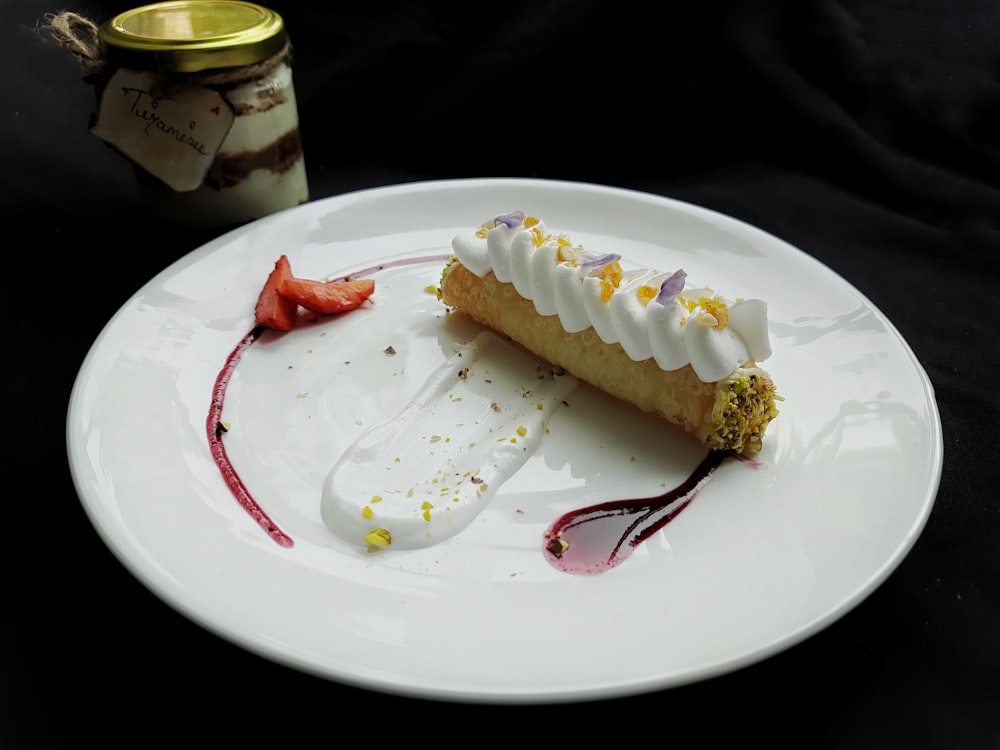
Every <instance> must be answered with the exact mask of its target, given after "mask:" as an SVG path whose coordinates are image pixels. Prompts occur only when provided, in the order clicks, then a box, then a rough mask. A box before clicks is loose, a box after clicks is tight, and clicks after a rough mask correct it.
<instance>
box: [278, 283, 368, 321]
mask: <svg viewBox="0 0 1000 750" xmlns="http://www.w3.org/2000/svg"><path fill="white" fill-rule="evenodd" d="M374 291H375V281H374V279H349V280H348V281H330V282H324V281H317V280H315V279H300V278H296V277H289V278H287V279H284V280H283V281H282V282H281V285H280V286H279V287H278V294H280V295H281V296H282V297H284V298H285V299H286V300H288V301H289V302H294V303H295V304H297V305H302V307H304V308H306V309H307V310H311V311H312V312H314V313H319V314H320V315H332V314H334V313H342V312H347V311H348V310H353V309H354V308H356V307H360V306H361V304H362V303H363V302H364V301H365V300H366V299H368V298H369V297H371V296H372V293H373V292H374Z"/></svg>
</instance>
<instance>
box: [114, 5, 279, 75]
mask: <svg viewBox="0 0 1000 750" xmlns="http://www.w3.org/2000/svg"><path fill="white" fill-rule="evenodd" d="M100 36H101V39H102V40H103V42H104V43H105V44H106V45H107V47H108V53H109V57H110V58H111V60H112V61H113V62H115V63H116V64H119V65H123V66H125V67H129V68H136V69H139V70H153V71H159V72H163V73H196V72H199V71H203V70H210V69H213V68H231V67H236V66H240V65H252V64H254V63H259V62H262V61H264V60H266V59H268V58H269V57H271V56H272V55H275V54H277V53H278V52H280V51H281V49H282V48H283V47H284V46H285V43H286V41H287V37H286V34H285V22H284V21H283V20H282V18H281V16H280V15H278V14H277V13H275V12H274V11H273V10H269V9H268V8H264V7H262V6H260V5H256V4H255V3H248V2H242V1H241V0H171V1H169V2H162V3H154V4H152V5H144V6H142V7H140V8H133V9H132V10H127V11H125V12H124V13H119V14H118V15H117V16H115V17H114V18H112V19H111V20H110V21H108V22H107V23H105V24H103V25H102V26H101V28H100Z"/></svg>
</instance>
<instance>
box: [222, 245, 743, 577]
mask: <svg viewBox="0 0 1000 750" xmlns="http://www.w3.org/2000/svg"><path fill="white" fill-rule="evenodd" d="M449 258H451V255H450V254H448V255H434V256H429V257H427V256H425V257H419V258H404V259H400V260H396V261H390V262H387V263H380V264H378V265H376V266H371V267H369V268H365V269H363V270H361V271H358V272H357V273H353V274H348V275H346V276H341V277H339V278H337V279H331V280H330V281H331V282H335V281H344V280H346V279H350V278H358V277H365V276H369V275H371V274H373V273H376V272H378V271H383V270H386V269H389V268H395V267H398V266H407V265H414V264H417V263H431V262H437V263H440V262H444V261H446V260H448V259H449ZM264 330H265V328H264V327H263V326H257V327H256V328H254V329H253V330H252V331H250V333H248V334H247V335H246V336H244V337H243V339H242V340H241V341H240V342H239V344H237V345H236V348H234V349H233V351H232V352H230V354H229V356H228V357H226V361H225V364H224V366H223V368H222V370H221V371H220V372H219V374H218V376H217V377H216V379H215V384H214V386H213V388H212V401H211V405H210V407H209V410H208V418H207V419H206V422H205V426H206V432H207V435H208V447H209V450H210V451H211V454H212V458H213V460H214V461H215V465H216V466H217V467H218V468H219V472H220V473H221V474H222V478H223V479H224V480H225V482H226V486H227V487H228V488H229V491H230V492H231V493H232V494H233V496H234V497H235V498H236V501H237V502H238V503H239V504H240V505H241V506H242V507H243V509H244V510H245V511H246V512H247V513H248V514H249V515H250V517H251V518H253V519H254V521H256V522H257V524H258V525H259V526H260V527H261V529H263V530H264V532H265V533H266V534H267V535H268V536H269V537H270V538H271V539H273V540H274V541H275V542H276V543H277V544H279V545H280V546H282V547H293V546H294V545H295V542H294V541H293V540H292V538H291V537H290V536H288V535H287V534H286V533H285V532H283V531H282V530H281V529H280V528H279V527H278V526H277V524H275V523H274V521H273V520H271V518H270V516H268V515H267V513H265V512H264V510H263V508H261V506H260V504H259V503H258V502H257V501H256V500H255V499H254V498H253V495H251V494H250V491H249V490H248V489H247V487H246V485H245V484H244V483H243V480H242V479H241V478H240V475H239V473H238V472H237V471H236V467H235V466H233V464H232V461H230V459H229V456H228V455H227V453H226V448H225V445H224V444H223V436H224V435H225V434H226V431H227V430H226V427H225V423H224V422H223V420H222V411H223V407H224V406H225V400H226V391H227V389H228V387H229V381H230V380H231V379H232V375H233V372H235V370H236V366H237V365H238V364H239V362H240V359H241V358H242V357H243V354H244V353H245V352H246V350H247V349H249V348H250V346H251V345H252V344H253V343H254V342H255V341H256V340H257V339H258V338H259V337H260V335H261V334H262V333H263V332H264ZM729 456H734V457H737V458H742V457H740V456H736V454H734V453H733V452H731V451H710V452H709V453H708V454H707V455H706V456H705V458H704V459H702V461H701V463H700V464H698V466H697V468H696V469H695V470H694V471H693V472H692V473H691V475H690V476H689V477H688V478H687V479H686V480H684V482H682V483H681V484H679V485H678V486H677V487H675V488H674V489H672V490H670V491H669V492H665V493H664V494H662V495H659V496H658V497H651V498H636V499H629V500H614V501H609V502H605V503H600V504H597V505H590V506H587V507H585V508H580V509H578V510H574V511H570V512H569V513H566V514H564V515H562V516H561V517H560V518H558V519H556V520H555V521H554V522H553V523H552V525H550V526H549V528H548V529H547V530H546V532H545V535H544V539H543V542H544V544H543V554H544V556H545V558H546V560H548V562H549V563H550V564H551V565H552V566H553V567H555V568H557V569H559V570H562V571H564V572H567V573H576V574H582V575H591V574H595V573H603V572H604V571H606V570H610V569H611V568H614V567H617V566H618V565H620V564H621V563H622V562H623V561H624V560H625V559H627V558H628V557H629V556H630V555H631V554H632V552H633V551H634V550H635V548H636V547H638V546H639V545H640V544H642V543H643V542H644V541H646V540H647V539H649V537H651V536H652V535H653V534H655V533H656V532H657V531H659V530H660V529H662V528H663V527H664V526H666V525H667V524H668V523H669V522H670V521H671V520H673V519H674V518H676V517H677V515H678V514H679V513H680V512H681V511H682V510H684V508H686V507H687V506H688V505H689V504H690V502H691V501H692V500H693V499H694V497H695V495H697V494H698V492H699V491H700V490H701V489H702V487H704V486H705V483H706V482H708V480H709V479H710V478H711V477H712V475H713V474H714V473H715V470H716V469H717V468H718V467H719V465H720V464H721V463H722V462H723V461H724V460H725V459H726V458H727V457H729ZM743 460H745V459H743ZM751 463H752V462H751Z"/></svg>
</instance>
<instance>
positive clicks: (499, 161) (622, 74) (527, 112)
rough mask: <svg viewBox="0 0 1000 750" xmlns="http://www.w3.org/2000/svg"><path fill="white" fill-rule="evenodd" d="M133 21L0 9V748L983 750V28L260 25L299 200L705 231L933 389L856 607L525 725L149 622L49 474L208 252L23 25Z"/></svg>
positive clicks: (337, 11) (988, 90)
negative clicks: (133, 308) (917, 446)
mask: <svg viewBox="0 0 1000 750" xmlns="http://www.w3.org/2000/svg"><path fill="white" fill-rule="evenodd" d="M133 5H134V4H129V3H120V2H108V1H101V2H76V1H73V2H66V3H64V4H61V5H60V4H47V3H45V2H44V1H43V0H0V16H2V18H3V24H2V27H0V35H2V36H0V56H2V59H3V63H4V64H3V68H4V69H5V70H6V71H7V74H6V76H5V82H4V85H3V86H2V87H0V101H2V102H3V111H2V116H0V128H2V130H0V160H2V161H0V164H2V167H3V169H2V170H0V175H2V178H0V185H2V189H3V193H2V203H0V215H2V227H3V233H4V239H3V246H4V248H5V253H4V255H5V257H6V258H7V259H8V261H9V262H11V263H12V264H13V267H12V268H11V269H10V270H8V271H7V272H6V273H5V274H4V277H5V279H6V286H7V288H8V290H9V291H11V292H12V294H13V298H12V304H10V305H8V313H9V315H8V324H7V327H6V335H5V341H6V342H7V346H8V347H11V346H12V347H13V353H12V354H11V353H8V356H6V357H5V358H4V359H5V362H6V364H5V366H4V370H3V373H4V390H5V391H6V394H7V396H6V399H5V401H6V406H7V409H6V412H7V413H6V429H5V430H4V431H3V441H4V456H5V459H4V476H5V477H6V479H7V485H8V490H7V491H6V492H5V493H4V494H5V496H6V502H5V503H4V511H3V527H4V531H5V534H4V543H3V545H2V550H3V559H4V563H5V564H4V570H5V573H4V575H3V577H2V581H3V583H2V584H0V586H2V592H3V593H2V598H0V746H3V747H10V748H22V747H25V748H33V747H77V746H79V745H81V744H82V743H83V741H84V740H90V741H96V742H99V743H105V744H108V745H109V746H115V747H118V746H122V747H124V746H135V745H140V744H142V743H143V742H144V741H145V740H146V738H155V739H157V740H159V741H160V742H162V744H164V745H169V744H179V743H183V744H188V743H189V742H193V741H195V740H198V741H205V742H208V741H225V742H226V743H227V744H228V745H230V746H232V745H236V744H246V743H247V742H250V741H256V742H257V743H258V744H263V743H264V742H269V743H279V742H280V743H289V744H291V743H295V744H300V743H305V742H311V741H317V740H318V741H320V742H323V743H324V744H326V743H332V744H343V743H344V742H345V741H349V738H351V739H354V738H360V741H361V742H372V743H378V744H385V743H388V744H391V745H399V744H401V743H404V742H410V741H413V740H415V739H422V740H429V741H432V742H433V741H435V740H438V739H439V738H444V739H445V740H446V741H460V742H462V743H476V744H478V743H481V742H483V741H485V740H487V739H490V738H493V737H495V738H497V739H499V740H501V741H505V742H506V741H510V740H514V739H516V740H518V741H531V740H535V741H542V742H550V743H556V744H567V743H569V742H572V741H573V740H574V739H576V738H577V737H578V736H583V737H585V736H586V733H587V732H589V730H591V728H593V729H595V730H596V729H597V728H598V727H602V726H606V727H607V732H608V733H609V734H610V735H611V736H613V737H614V738H615V739H614V740H613V741H614V742H629V741H632V742H643V741H649V742H652V743H660V742H677V741H680V739H681V738H682V737H686V738H689V739H688V741H692V739H693V741H695V742H698V743H701V742H713V743H716V742H717V743H719V744H721V743H723V742H726V743H728V742H738V741H739V742H742V741H747V740H758V741H764V742H768V743H772V744H777V745H779V746H796V747H798V746H808V747H816V748H846V747H851V748H867V747H872V748H874V747H879V748H882V747H901V746H906V747H911V748H987V747H994V748H1000V638H998V633H1000V555H998V553H997V540H998V539H1000V499H998V497H997V487H998V484H997V479H998V472H997V470H996V461H995V460H994V459H993V452H994V450H995V449H996V435H997V428H996V425H997V424H998V418H1000V413H998V412H1000V410H998V408H997V389H996V374H997V372H998V371H1000V369H998V366H1000V357H998V350H1000V341H998V333H997V332H998V330H1000V316H998V314H997V293H998V292H1000V279H998V267H1000V264H998V247H1000V6H998V4H997V2H996V0H953V1H948V2H945V1H944V0H937V1H935V0H908V1H907V0H892V1H890V0H877V1H876V2H871V1H863V0H842V1H841V2H835V1H834V0H800V1H799V2H779V1H775V2H761V3H749V2H722V3H714V4H699V5H698V7H696V8H695V7H673V6H672V5H671V4H664V5H663V6H655V5H652V4H642V5H640V4H633V3H629V2H607V1H603V0H561V1H548V2H533V3H529V2H507V3H478V4H466V5H454V6H450V5H446V4H441V5H440V6H438V5H435V4H433V3H421V2H402V1H399V0H396V1H389V0H372V1H370V2H368V3H366V4H364V5H357V6H350V7H340V6H339V5H333V4H329V5H324V4H320V3H311V4H307V3H304V2H291V1H288V2H285V1H282V2H275V3H274V4H272V7H274V8H275V9H276V10H278V11H279V12H280V13H282V15H283V16H284V18H285V21H286V24H287V26H288V29H289V32H290V34H291V36H292V41H293V43H294V45H295V49H294V68H295V85H296V90H297V93H298V97H299V113H300V120H301V132H302V137H303V141H304V146H305V151H306V158H307V164H308V169H309V178H310V186H311V192H312V198H314V199H320V198H323V197H326V196H330V195H335V194H339V193H343V192H346V191H351V190H355V189H359V188H366V187H372V186H380V185H387V184H393V183H400V182H408V181H414V180H424V179H432V178H442V177H444V178H447V177H494V176H517V177H541V178H552V179H569V180H580V181H585V182H594V183H602V184H609V185H618V186H622V187H628V188H636V189H640V190H646V191H649V192H652V193H657V194H660V195H665V196H669V197H671V198H677V199H681V200H685V201H689V202H692V203H696V204H699V205H703V206H706V207H708V208H712V209H715V210H718V211H721V212H723V213H726V214H729V215H731V216H734V217H736V218H739V219H742V220H744V221H747V222H749V223H751V224H754V225H756V226H758V227H760V228H762V229H764V230H766V231H768V232H771V233H772V234H774V235H776V236H778V237H780V238H782V239H784V240H786V241H787V242H790V243H791V244H793V245H795V246H797V247H799V248H800V249H802V250H803V251H804V252H806V253H808V254H810V255H812V256H814V257H816V258H817V259H819V260H820V261H822V262H823V263H825V264H827V265H829V266H830V267H831V268H832V269H833V270H835V271H836V272H838V273H839V274H840V275H842V276H843V277H844V278H846V279H847V280H849V281H850V282H851V283H852V284H854V285H855V286H856V287H857V288H858V289H859V290H860V291H861V292H862V293H863V294H865V295H866V296H867V297H868V298H869V299H871V300H872V302H873V303H874V304H875V305H876V306H878V307H879V308H880V309H881V310H882V311H883V312H884V313H885V314H886V315H887V316H888V318H889V319H890V320H891V321H893V323H894V324H895V325H896V327H897V328H898V329H899V331H900V332H901V334H902V335H903V336H904V338H906V340H907V341H908V342H909V343H910V345H911V346H912V348H913V349H914V352H915V354H916V356H917V358H918V359H919V361H920V362H921V363H922V365H923V366H924V367H925V368H926V370H927V372H928V374H929V376H930V378H931V380H932V382H933V384H934V387H935V389H936V394H937V398H938V405H939V408H940V413H941V419H942V424H943V432H944V440H945V461H944V470H943V474H942V477H941V484H940V491H939V494H938V497H937V502H936V504H935V507H934V510H933V513H932V515H931V518H930V519H929V521H928V524H927V526H926V528H925V529H924V532H923V534H922V535H921V537H920V538H919V539H918V541H917V543H916V545H915V546H914V548H913V550H912V552H911V553H910V554H909V556H908V557H907V558H906V559H905V560H904V561H903V562H902V564H901V565H900V566H899V568H898V569H897V570H896V571H895V572H894V573H893V574H892V575H891V576H890V577H889V579H888V580H887V581H886V582H885V583H884V584H883V585H882V586H880V587H879V588H878V589H877V590H876V591H875V592H874V593H873V594H872V595H871V596H870V597H868V598H867V599H866V600H865V601H863V602H862V603H861V604H860V605H859V606H858V607H857V608H855V609H854V610H852V611H851V612H849V613H848V614H847V615H846V616H844V617H843V618H842V619H840V620H839V621H837V622H836V623H834V624H833V625H832V626H830V627H829V628H827V629H825V630H824V631H822V632H820V633H819V634H817V635H815V636H813V637H812V638H810V639H808V640H807V641H805V642H803V643H801V644H799V645H797V646H795V647H793V648H791V649H789V650H787V651H784V652H782V653H780V654H777V655H775V656H773V657H771V658H769V659H767V660H765V661H763V662H760V663H758V664H754V665H752V666H749V667H747V668H744V669H742V670H739V671H737V672H735V673H731V674H727V675H724V676H721V677H716V678H713V679H710V680H707V681H704V682H700V683H696V684H693V685H689V686H684V687H680V688H676V689H671V690H667V691H662V692H658V693H652V694H647V695H641V696H636V697H633V698H623V699H617V700H610V701H605V702H600V703H595V704H576V705H557V706H540V707H513V706H508V707H495V706H477V705H454V704H438V703H433V702H425V701H418V700H413V699H407V698H402V697H394V696H388V695H378V694H374V693H367V692H364V691H359V690H355V689H350V688H347V687H344V686H341V685H337V684H334V683H332V682H327V681H325V680H322V679H319V678H316V677H313V676H309V675H306V674H302V673H299V672H297V671H294V670H291V669H288V668H286V667H283V666H280V665H278V664H274V663H271V662H269V661H266V660H264V659H262V658H260V657H257V656H254V655H252V654H250V653H247V652H245V651H243V650H241V649H239V648H238V647H236V646H234V645H231V644H230V643H228V642H226V641H224V640H222V639H220V638H218V637H216V636H215V635H212V634H210V633H209V632H207V631H205V630H203V629H201V628H200V627H199V626H197V625H195V624H194V623H192V622H190V621H189V620H187V619H186V618H185V617H183V616H182V615H180V614H178V613H177V612H176V611H174V610H173V609H171V608H170V607H169V606H167V605H166V604H165V603H163V602H162V601H160V600H159V599H157V598H156V597H155V596H154V595H153V594H152V593H150V592H149V591H148V590H146V589H145V588H144V587H143V586H142V585H141V584H140V583H139V582H138V581H137V580H136V579H134V578H133V577H132V576H131V575H130V574H129V573H128V572H127V570H126V569H125V568H124V566H122V565H121V564H120V563H119V562H118V561H117V559H116V558H115V557H114V556H113V555H112V554H111V552H110V551H109V550H108V549H107V548H106V547H105V546H104V544H103V543H102V541H101V540H100V538H99V537H98V535H97V534H96V533H95V531H94V529H93V527H92V526H91V525H90V523H89V522H88V520H87V518H86V516H85V514H84V512H83V510H82V507H81V505H80V503H79V502H78V500H77V497H76V494H75V491H74V488H73V485H72V482H71V479H70V475H69V471H68V468H67V465H66V459H65V436H64V435H65V432H64V431H65V415H66V406H67V400H68V397H69V392H70V388H71V386H72V383H73V380H74V378H75V376H76V372H77V369H78V368H79V366H80V364H81V362H82V360H83V358H84V356H85V354H86V352H87V350H88V348H89V347H90V345H91V344H92V342H93V340H94V338H95V337H96V336H97V335H98V334H99V332H100V331H101V329H102V327H103V326H104V324H105V323H106V322H107V321H108V319H109V318H110V317H111V316H112V315H113V314H114V313H115V311H116V310H117V309H118V308H119V306H120V305H122V304H123V303H124V302H125V301H126V300H127V299H128V298H129V297H130V296H131V295H132V294H133V293H134V292H135V291H136V290H138V289H139V288H140V287H141V286H142V285H143V284H145V283H146V282H147V281H148V280H149V279H150V278H152V277H153V276H154V275H155V274H156V273H157V272H158V271H160V270H161V269H162V268H164V267H166V266H167V265H169V264H170V263H171V262H172V261H174V260H176V259H177V258H180V257H181V256H183V255H184V254H186V253H187V252H189V251H191V250H193V249H195V248H197V247H198V246H200V245H201V244H203V243H204V242H206V241H208V240H209V239H211V238H212V237H214V236H216V235H217V234H218V233H219V232H215V231H213V230H191V229H185V228H183V227H174V226H160V225H157V224H155V223H153V222H151V220H150V219H149V217H147V216H145V215H144V213H143V211H142V209H141V208H140V207H139V206H138V204H137V203H136V199H135V196H134V188H133V179H132V175H131V171H130V167H129V165H127V164H126V163H125V162H124V160H123V159H122V158H121V157H119V156H118V155H117V154H115V153H113V152H112V151H111V150H110V149H108V148H107V147H106V146H104V145H103V144H102V143H101V142H100V141H98V140H97V139H96V138H94V137H93V136H91V135H89V134H88V133H87V123H88V118H89V116H90V114H91V112H93V111H94V96H93V92H92V91H91V90H89V89H88V88H87V87H86V85H85V84H83V83H82V81H81V79H80V69H79V67H78V66H77V64H76V62H75V61H74V60H73V59H72V58H71V57H69V56H68V55H67V54H66V53H65V52H63V51H62V50H58V49H56V48H54V47H53V46H51V45H50V44H46V43H44V42H43V41H42V40H41V39H40V37H39V35H38V33H37V30H36V26H37V24H38V23H39V22H40V21H42V20H43V16H44V14H46V13H48V12H53V11H57V10H61V9H68V10H73V11H76V12H78V13H81V14H84V15H87V16H89V17H91V18H92V19H94V20H97V21H103V20H106V19H107V18H109V17H111V16H112V15H114V14H115V13H117V12H120V11H122V10H126V9H128V8H130V7H133ZM692 5H693V4H692ZM650 645H651V647H653V646H654V644H650ZM397 710H398V711H400V713H399V714H396V713H395V712H396V711H397ZM459 725H461V728H459ZM345 730H350V731H349V732H345ZM354 741H358V740H357V739H354Z"/></svg>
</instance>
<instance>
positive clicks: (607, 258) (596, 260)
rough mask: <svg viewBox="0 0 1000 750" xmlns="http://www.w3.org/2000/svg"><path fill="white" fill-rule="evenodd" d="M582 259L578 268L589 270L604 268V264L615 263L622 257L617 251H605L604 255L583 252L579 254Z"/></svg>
mask: <svg viewBox="0 0 1000 750" xmlns="http://www.w3.org/2000/svg"><path fill="white" fill-rule="evenodd" d="M581 257H582V258H584V260H583V261H582V262H581V263H580V268H585V269H587V270H588V271H591V270H593V269H595V268H604V266H609V265H611V264H612V263H617V262H618V261H620V260H621V259H622V256H621V255H619V254H618V253H607V254H606V255H592V254H590V253H583V254H582V255H581Z"/></svg>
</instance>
